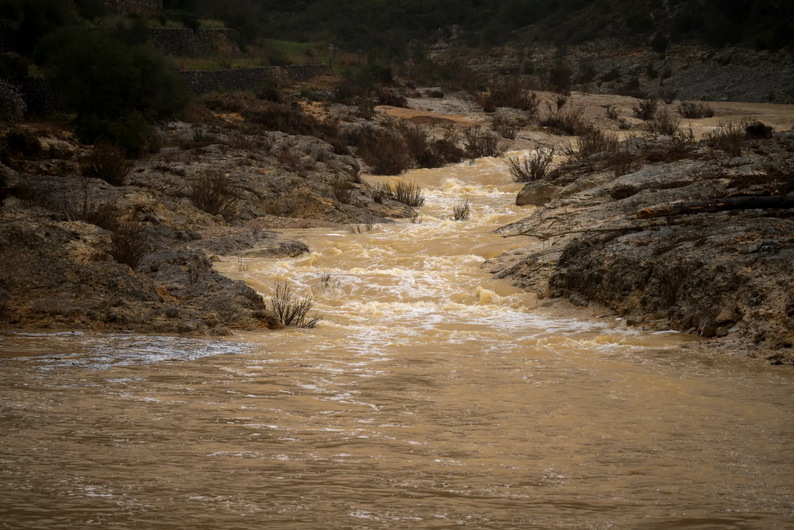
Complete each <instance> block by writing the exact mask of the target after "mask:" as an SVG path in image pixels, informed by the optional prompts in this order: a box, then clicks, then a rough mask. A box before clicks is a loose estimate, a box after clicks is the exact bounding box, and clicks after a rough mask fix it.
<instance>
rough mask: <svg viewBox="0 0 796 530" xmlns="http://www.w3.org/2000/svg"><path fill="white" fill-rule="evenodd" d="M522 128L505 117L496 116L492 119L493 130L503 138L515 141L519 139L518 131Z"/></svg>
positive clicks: (514, 121)
mask: <svg viewBox="0 0 796 530" xmlns="http://www.w3.org/2000/svg"><path fill="white" fill-rule="evenodd" d="M520 127H521V125H520V123H518V122H517V121H516V120H512V119H510V118H507V117H505V116H495V117H494V118H492V130H494V131H495V132H496V133H498V135H500V136H501V137H502V138H507V139H509V140H514V139H515V138H516V137H517V132H518V129H519V128H520Z"/></svg>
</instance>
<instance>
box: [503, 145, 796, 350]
mask: <svg viewBox="0 0 796 530" xmlns="http://www.w3.org/2000/svg"><path fill="white" fill-rule="evenodd" d="M620 149H622V151H621V152H623V153H625V159H624V160H625V161H624V164H628V165H626V166H622V167H620V166H619V165H617V164H618V162H617V159H616V158H612V156H614V155H611V154H609V153H598V154H595V155H592V156H589V157H586V158H585V159H582V160H575V161H570V162H563V163H562V164H561V165H560V167H559V168H558V170H557V171H555V172H554V173H553V174H552V175H551V177H550V178H549V179H548V180H545V181H541V182H533V183H529V184H527V185H526V186H525V187H524V188H523V190H522V191H521V192H520V194H519V195H518V198H517V201H518V204H526V205H532V206H534V207H535V208H534V211H533V213H532V214H531V215H530V216H529V217H527V218H525V219H523V220H522V221H519V222H517V223H514V224H512V225H508V226H505V227H503V228H501V229H500V230H499V232H500V233H501V234H504V235H506V236H516V237H523V238H527V239H528V241H529V246H528V247H527V248H525V249H522V250H518V251H514V252H512V253H510V254H508V255H504V256H502V257H501V258H500V259H498V260H494V261H493V262H491V263H490V264H489V266H490V267H491V269H492V271H493V272H494V273H495V274H496V275H497V276H498V277H500V278H509V279H511V280H512V281H513V282H514V283H515V284H517V285H519V286H522V287H523V288H525V289H528V290H532V291H535V292H536V293H537V295H538V297H539V299H545V298H561V297H565V298H568V299H569V301H570V302H571V303H572V304H574V305H576V306H586V305H589V304H599V305H602V306H606V307H608V308H610V309H612V310H614V311H615V312H616V313H617V314H618V315H619V316H622V317H624V318H625V319H626V321H627V324H628V325H633V326H643V327H646V328H649V329H655V330H667V329H674V330H680V331H684V332H688V333H693V334H697V335H699V336H701V337H703V338H705V339H714V340H717V342H716V343H715V344H714V346H715V347H717V348H719V349H723V350H726V351H728V352H731V353H733V354H738V355H749V356H756V357H766V358H770V359H772V360H774V361H777V362H793V132H792V131H789V132H784V133H777V134H774V136H773V137H772V138H767V139H747V140H744V141H743V146H742V148H741V151H740V152H738V153H734V154H733V155H731V154H728V153H726V152H724V151H723V150H721V149H720V148H718V147H717V146H716V144H715V142H711V140H709V139H708V140H702V141H696V140H688V141H685V142H683V141H682V139H681V140H677V139H673V138H671V137H669V138H667V137H659V138H636V139H633V140H629V141H627V142H624V145H623V146H622V147H620ZM716 199H719V201H718V202H716V201H715V200H716ZM710 201H714V203H710ZM733 201H734V202H733ZM727 203H731V204H729V205H728V204H727ZM683 205H689V206H690V207H683ZM733 205H735V206H737V207H731V206H733ZM673 206H676V208H673ZM667 208H668V210H667ZM719 339H720V340H719Z"/></svg>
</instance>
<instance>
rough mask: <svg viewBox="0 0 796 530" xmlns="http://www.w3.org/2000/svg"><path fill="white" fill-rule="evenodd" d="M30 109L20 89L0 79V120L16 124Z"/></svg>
mask: <svg viewBox="0 0 796 530" xmlns="http://www.w3.org/2000/svg"><path fill="white" fill-rule="evenodd" d="M27 109H28V106H27V104H26V103H25V100H24V99H23V98H22V93H21V92H20V91H19V88H18V87H16V86H14V85H12V84H11V83H9V82H8V81H4V80H3V79H0V120H2V121H4V122H8V123H15V122H18V121H20V120H21V119H22V117H23V116H24V115H25V111H26V110H27Z"/></svg>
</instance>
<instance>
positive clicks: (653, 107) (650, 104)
mask: <svg viewBox="0 0 796 530" xmlns="http://www.w3.org/2000/svg"><path fill="white" fill-rule="evenodd" d="M656 112H658V99H657V98H646V99H643V100H641V101H639V103H638V105H636V106H635V107H633V114H635V116H636V118H641V119H642V120H644V121H648V120H651V119H652V118H654V117H655V113H656Z"/></svg>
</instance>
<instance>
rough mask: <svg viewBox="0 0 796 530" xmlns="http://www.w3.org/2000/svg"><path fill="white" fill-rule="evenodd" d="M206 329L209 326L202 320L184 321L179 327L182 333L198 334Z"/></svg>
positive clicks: (178, 329)
mask: <svg viewBox="0 0 796 530" xmlns="http://www.w3.org/2000/svg"><path fill="white" fill-rule="evenodd" d="M205 327H207V326H205V324H204V322H202V321H201V320H183V321H182V322H180V324H179V325H178V326H177V331H178V332H180V333H196V332H198V331H199V330H200V329H203V328H205Z"/></svg>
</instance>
